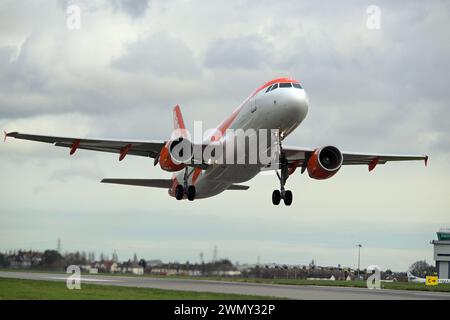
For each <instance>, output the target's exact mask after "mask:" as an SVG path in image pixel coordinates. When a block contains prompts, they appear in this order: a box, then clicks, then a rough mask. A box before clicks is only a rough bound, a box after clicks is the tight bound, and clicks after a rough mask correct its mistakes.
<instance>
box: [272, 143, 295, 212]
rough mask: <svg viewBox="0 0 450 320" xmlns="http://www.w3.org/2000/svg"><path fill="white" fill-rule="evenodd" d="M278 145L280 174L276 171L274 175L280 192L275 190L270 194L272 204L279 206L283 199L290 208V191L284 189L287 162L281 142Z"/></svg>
mask: <svg viewBox="0 0 450 320" xmlns="http://www.w3.org/2000/svg"><path fill="white" fill-rule="evenodd" d="M280 138H281V139H282V138H283V137H282V136H281V137H280ZM278 143H279V147H280V167H279V169H280V172H278V170H277V171H276V173H277V177H278V180H280V190H275V191H274V192H273V193H272V203H273V204H274V205H278V204H280V201H281V199H283V201H284V204H285V205H286V206H290V205H291V204H292V191H290V190H285V189H284V186H285V184H286V180H287V179H288V178H289V162H288V160H287V158H286V154H285V153H284V152H283V148H282V145H281V140H279V141H278Z"/></svg>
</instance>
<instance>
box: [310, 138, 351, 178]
mask: <svg viewBox="0 0 450 320" xmlns="http://www.w3.org/2000/svg"><path fill="white" fill-rule="evenodd" d="M343 160H344V157H343V156H342V153H341V151H339V149H338V148H336V147H333V146H327V147H323V148H320V149H316V150H314V152H313V154H312V155H311V157H310V158H309V160H308V164H307V169H308V174H309V176H310V177H311V178H313V179H317V180H324V179H328V178H331V177H332V176H334V175H335V174H336V172H338V171H339V169H340V168H341V166H342V162H343Z"/></svg>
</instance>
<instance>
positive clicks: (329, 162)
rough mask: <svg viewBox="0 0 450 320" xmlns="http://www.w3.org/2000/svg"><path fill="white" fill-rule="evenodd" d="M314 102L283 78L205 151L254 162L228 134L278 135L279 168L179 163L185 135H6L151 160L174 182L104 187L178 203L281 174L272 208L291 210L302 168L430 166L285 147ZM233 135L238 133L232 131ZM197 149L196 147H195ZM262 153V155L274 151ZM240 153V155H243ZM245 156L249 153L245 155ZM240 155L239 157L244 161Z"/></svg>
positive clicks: (176, 112) (241, 110)
mask: <svg viewBox="0 0 450 320" xmlns="http://www.w3.org/2000/svg"><path fill="white" fill-rule="evenodd" d="M308 108H309V105H308V98H307V95H306V92H305V90H304V89H303V87H302V86H301V84H300V83H299V82H298V81H296V80H294V79H290V78H278V79H274V80H272V81H269V82H267V83H265V84H264V85H262V86H261V87H259V88H258V89H256V90H255V91H254V92H253V93H252V94H251V95H250V96H249V97H248V98H247V99H245V100H244V102H242V104H241V105H240V106H239V107H238V108H237V109H236V110H235V111H234V112H233V113H232V114H231V115H230V116H229V117H228V118H227V119H225V120H224V121H223V122H222V123H221V124H220V125H219V126H218V127H217V128H216V130H215V133H214V134H213V135H211V136H210V137H208V138H207V139H206V140H203V141H202V142H201V146H200V147H201V150H204V149H205V148H207V147H208V145H209V144H215V145H221V146H225V147H226V146H228V145H231V141H233V147H232V149H233V150H236V151H237V152H238V153H239V152H240V153H244V156H245V157H244V158H246V159H247V158H248V157H250V154H249V152H250V151H248V149H247V148H244V149H242V148H239V142H238V143H235V138H236V137H235V136H233V134H231V135H230V134H227V132H228V131H229V130H230V129H242V130H247V129H255V130H261V129H266V130H276V132H278V140H279V141H278V148H279V152H278V153H279V157H278V161H277V163H276V166H274V165H273V163H269V164H268V163H264V164H262V163H259V162H258V163H247V162H244V163H242V162H240V163H222V162H217V161H211V159H204V158H202V159H195V160H192V159H190V161H186V162H180V161H175V159H174V157H173V153H172V152H171V151H172V149H173V148H174V147H176V146H177V145H179V144H180V142H182V141H183V140H184V141H185V142H186V141H187V140H188V139H187V136H186V135H185V134H183V133H181V134H180V136H178V137H173V136H172V138H171V139H168V140H167V141H123V140H100V139H84V138H64V137H54V136H43V135H34V134H23V133H19V132H10V133H6V132H5V139H6V137H14V138H17V139H25V140H32V141H40V142H47V143H51V144H53V145H55V146H58V147H67V148H69V149H70V154H71V155H72V154H74V153H75V151H76V150H77V149H85V150H93V151H103V152H112V153H117V154H119V160H120V161H121V160H123V159H124V158H125V157H126V156H127V155H135V156H142V157H149V158H153V159H154V164H155V165H157V164H158V163H159V165H160V167H161V169H163V170H165V171H169V172H174V174H173V177H172V179H103V180H102V182H104V183H116V184H124V185H133V186H144V187H154V188H165V189H168V192H169V195H171V196H173V197H175V198H176V199H178V200H181V199H188V200H190V201H192V200H194V199H201V198H208V197H212V196H215V195H217V194H219V193H221V192H223V191H225V190H247V189H248V188H249V187H248V186H245V185H241V184H239V183H243V182H245V181H248V180H250V179H252V178H253V177H255V176H256V175H257V174H258V173H259V172H261V171H262V170H267V169H268V168H269V169H272V170H275V171H276V173H277V176H278V179H279V181H280V189H277V190H275V191H273V193H272V202H273V204H275V205H278V204H279V203H280V201H281V200H283V201H284V203H285V205H288V206H289V205H291V203H292V192H291V191H290V190H285V184H286V180H287V179H288V177H289V176H290V175H291V174H293V173H294V171H295V170H296V168H298V167H300V168H301V173H303V172H305V171H308V174H309V176H310V177H311V178H313V179H318V180H322V179H328V178H330V177H332V176H333V175H334V174H336V173H337V172H338V171H339V169H340V168H341V167H342V166H343V165H367V166H368V168H369V171H372V170H373V169H374V168H375V167H376V166H377V165H378V164H385V163H386V162H387V161H408V160H424V161H425V165H426V164H427V160H428V157H427V156H425V155H392V154H368V153H354V152H341V151H340V150H339V149H338V148H336V147H334V146H323V147H317V148H297V147H287V146H283V145H282V141H283V139H284V138H285V137H287V136H288V135H289V134H290V133H292V131H294V130H295V129H296V128H297V127H298V126H299V125H300V124H301V123H302V121H303V120H304V119H305V117H306V115H307V113H308ZM173 116H174V129H181V132H183V130H185V124H184V121H183V118H182V116H181V111H180V108H179V106H178V105H177V106H176V107H175V108H174V109H173ZM231 132H232V131H231ZM194 145H195V143H194ZM270 148H271V147H270V146H269V148H266V149H265V150H259V151H258V152H267V151H269V150H268V149H270ZM239 150H240V151H239ZM242 150H244V151H242ZM239 156H240V155H239V154H238V157H239Z"/></svg>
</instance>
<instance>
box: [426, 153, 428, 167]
mask: <svg viewBox="0 0 450 320" xmlns="http://www.w3.org/2000/svg"><path fill="white" fill-rule="evenodd" d="M427 166H428V156H426V157H425V167H427Z"/></svg>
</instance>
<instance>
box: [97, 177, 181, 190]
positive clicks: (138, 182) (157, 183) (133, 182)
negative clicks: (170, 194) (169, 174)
mask: <svg viewBox="0 0 450 320" xmlns="http://www.w3.org/2000/svg"><path fill="white" fill-rule="evenodd" d="M101 182H102V183H115V184H125V185H130V186H140V187H152V188H170V187H171V185H172V180H170V179H103V180H102V181H101Z"/></svg>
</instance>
